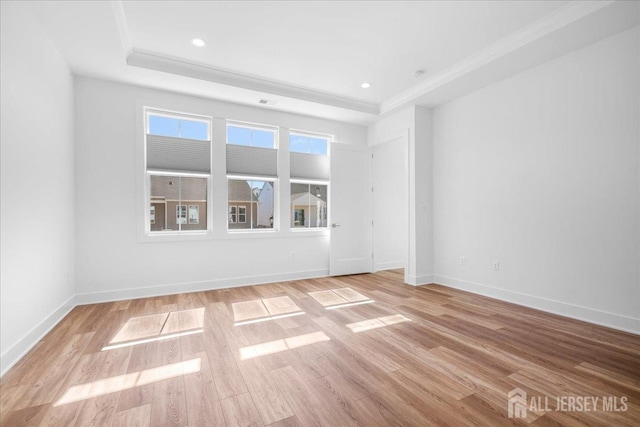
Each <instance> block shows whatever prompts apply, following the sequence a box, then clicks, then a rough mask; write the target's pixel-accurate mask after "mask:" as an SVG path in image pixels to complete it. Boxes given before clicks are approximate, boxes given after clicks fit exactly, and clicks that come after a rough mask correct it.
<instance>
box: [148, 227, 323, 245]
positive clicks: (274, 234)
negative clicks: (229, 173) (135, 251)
mask: <svg viewBox="0 0 640 427" xmlns="http://www.w3.org/2000/svg"><path fill="white" fill-rule="evenodd" d="M319 236H329V229H327V228H322V229H311V230H310V229H302V230H294V229H292V230H284V231H279V230H249V231H245V230H241V231H240V230H239V231H235V230H234V231H232V230H229V231H226V232H223V233H215V232H210V231H209V232H202V233H188V234H186V233H180V234H178V233H175V234H174V233H153V234H151V233H145V234H144V236H140V237H139V238H138V243H160V242H185V241H200V240H240V239H282V238H299V237H319Z"/></svg>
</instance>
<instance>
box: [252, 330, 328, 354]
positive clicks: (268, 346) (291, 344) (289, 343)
mask: <svg viewBox="0 0 640 427" xmlns="http://www.w3.org/2000/svg"><path fill="white" fill-rule="evenodd" d="M329 340H331V338H329V336H328V335H327V334H325V333H324V332H323V331H318V332H312V333H310V334H304V335H297V336H295V337H289V338H283V339H281V340H275V341H269V342H265V343H262V344H256V345H250V346H246V347H242V348H241V349H240V359H242V360H247V359H252V358H254V357H260V356H266V355H268V354H274V353H279V352H282V351H286V350H291V349H294V348H299V347H303V346H306V345H311V344H315V343H319V342H323V341H329Z"/></svg>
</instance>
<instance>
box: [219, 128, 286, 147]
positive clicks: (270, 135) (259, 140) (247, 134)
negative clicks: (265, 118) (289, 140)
mask: <svg viewBox="0 0 640 427" xmlns="http://www.w3.org/2000/svg"><path fill="white" fill-rule="evenodd" d="M227 144H232V145H245V146H248V147H258V148H276V129H274V128H269V127H254V126H251V125H245V124H238V123H227Z"/></svg>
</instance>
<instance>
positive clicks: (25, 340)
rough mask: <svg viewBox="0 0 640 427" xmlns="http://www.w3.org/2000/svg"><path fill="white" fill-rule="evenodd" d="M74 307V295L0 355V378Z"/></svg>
mask: <svg viewBox="0 0 640 427" xmlns="http://www.w3.org/2000/svg"><path fill="white" fill-rule="evenodd" d="M75 306H76V296H75V295H74V296H72V297H71V298H69V299H68V300H67V301H65V302H64V303H63V304H62V305H61V306H60V307H58V308H57V309H55V310H54V311H53V313H51V314H50V315H49V316H47V317H46V318H45V319H44V320H43V321H42V322H40V323H39V324H37V325H36V326H35V327H34V328H33V329H31V330H30V331H29V332H27V333H26V334H25V335H24V336H23V337H22V338H21V339H20V340H18V342H16V343H15V344H14V345H12V346H11V347H9V349H7V350H6V351H5V352H4V353H2V355H0V377H2V376H3V375H4V374H5V373H7V371H8V370H9V369H11V368H12V367H13V365H15V364H16V363H18V362H19V361H20V359H22V358H23V357H24V356H25V355H26V354H27V353H28V352H29V350H31V349H32V348H33V347H35V345H36V344H38V342H40V340H41V339H42V338H44V336H45V335H47V334H48V333H49V331H51V330H52V329H53V328H54V327H55V326H56V325H57V324H58V323H60V321H61V320H62V319H64V318H65V316H66V315H67V314H69V312H70V311H71V310H73V309H74V308H75Z"/></svg>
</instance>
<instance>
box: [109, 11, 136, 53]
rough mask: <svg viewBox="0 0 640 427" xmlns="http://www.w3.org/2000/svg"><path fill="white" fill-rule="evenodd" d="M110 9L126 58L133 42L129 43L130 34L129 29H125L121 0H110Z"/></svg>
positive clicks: (125, 23) (125, 22) (125, 21)
mask: <svg viewBox="0 0 640 427" xmlns="http://www.w3.org/2000/svg"><path fill="white" fill-rule="evenodd" d="M111 9H112V10H113V17H114V18H115V20H116V27H117V28H118V35H119V36H120V43H121V44H122V50H123V52H124V55H125V58H126V57H127V56H128V55H129V53H130V52H131V51H132V50H133V42H132V41H131V34H129V27H127V18H126V16H125V14H124V5H123V4H122V1H121V0H111Z"/></svg>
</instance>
